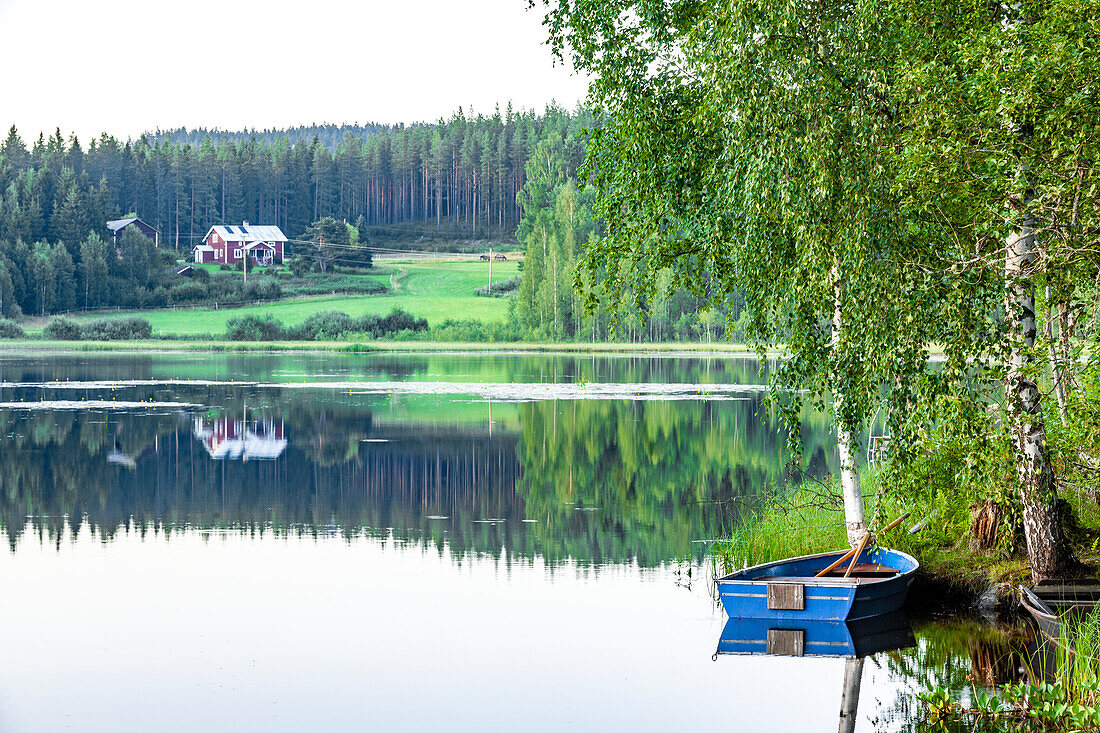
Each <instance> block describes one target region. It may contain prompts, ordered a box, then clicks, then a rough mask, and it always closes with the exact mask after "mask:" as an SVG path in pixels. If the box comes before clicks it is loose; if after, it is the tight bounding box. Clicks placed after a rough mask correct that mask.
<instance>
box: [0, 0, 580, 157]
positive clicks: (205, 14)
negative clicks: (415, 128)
mask: <svg viewBox="0 0 1100 733" xmlns="http://www.w3.org/2000/svg"><path fill="white" fill-rule="evenodd" d="M541 21H542V14H541V11H540V10H539V9H538V8H536V9H535V10H532V11H528V10H527V2H526V0H417V1H415V2H412V1H410V0H405V1H404V2H394V0H359V1H358V2H347V1H342V0H308V1H307V2H289V0H265V2H245V1H243V0H190V1H189V2H187V3H161V2H158V1H157V0H101V1H99V2H92V1H91V0H0V125H2V127H3V129H2V130H0V135H2V134H3V133H4V132H6V130H7V128H8V127H9V126H10V125H12V124H15V125H16V126H18V128H19V131H20V134H21V135H22V137H23V139H24V140H28V141H29V140H33V139H34V138H36V137H37V136H38V134H39V132H46V133H47V134H48V133H50V132H52V131H53V129H54V128H55V127H60V128H61V130H62V132H63V133H64V134H65V135H66V137H67V136H68V135H69V134H70V133H74V132H75V133H76V134H77V135H78V136H79V137H80V139H81V140H82V141H84V142H85V143H86V142H87V140H88V138H89V137H91V136H97V135H98V134H99V133H100V132H103V131H107V132H109V133H111V134H114V135H116V136H118V137H123V138H125V137H134V136H137V135H140V134H141V133H142V132H143V131H147V130H155V129H157V128H160V129H170V128H175V127H179V126H186V127H200V126H204V127H209V128H215V127H216V128H221V129H240V128H242V127H256V128H261V129H262V128H265V127H276V128H280V127H288V126H294V125H299V124H310V123H314V122H318V123H321V122H334V123H340V122H415V121H423V120H427V121H432V120H435V119H438V118H439V117H441V116H449V115H450V114H451V113H452V112H453V111H455V110H456V109H457V108H458V107H459V106H462V107H463V108H464V109H465V110H467V112H468V111H469V110H470V109H471V107H472V108H473V110H474V111H475V112H485V113H491V112H492V111H493V108H494V106H495V105H496V104H498V103H499V104H500V106H501V109H502V110H503V108H504V106H505V105H506V104H507V103H508V101H509V100H511V101H512V103H513V105H514V106H516V107H527V108H535V109H540V110H541V109H542V107H544V106H545V105H546V103H548V102H550V101H551V100H556V101H557V102H558V103H560V104H562V105H564V106H566V107H572V106H574V105H575V104H576V103H577V102H578V101H580V100H581V99H582V98H583V97H584V93H585V86H586V85H585V81H584V79H582V78H581V77H579V76H577V75H575V74H573V73H572V72H571V71H570V70H568V69H566V68H562V67H561V66H560V65H559V66H557V67H555V66H554V64H553V59H552V57H551V54H550V49H549V48H548V47H547V46H546V45H544V43H543V41H544V39H545V31H544V29H543V27H542V25H541Z"/></svg>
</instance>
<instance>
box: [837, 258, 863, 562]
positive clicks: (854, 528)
mask: <svg viewBox="0 0 1100 733" xmlns="http://www.w3.org/2000/svg"><path fill="white" fill-rule="evenodd" d="M831 275H832V281H833V339H832V341H833V344H832V345H833V354H837V353H839V348H840V337H841V334H842V333H843V329H844V321H843V317H842V312H841V299H842V296H843V288H844V283H843V280H842V278H841V276H840V266H839V265H837V264H834V265H833V269H832V273H831ZM833 407H834V410H833V412H834V414H835V420H836V446H837V452H838V453H839V454H840V486H841V493H842V494H843V497H844V521H845V523H846V525H847V530H848V544H850V545H851V546H852V547H855V546H856V545H858V544H859V542H860V540H861V539H863V535H864V533H866V532H867V522H866V521H865V520H864V518H863V490H862V487H861V486H860V481H859V471H858V469H857V467H856V453H855V448H854V446H853V445H852V434H851V433H850V432H849V431H848V428H846V427H845V426H844V422H843V421H842V420H841V418H840V415H841V413H842V412H843V408H844V394H843V391H842V390H840V389H837V392H836V395H835V396H834V398H833Z"/></svg>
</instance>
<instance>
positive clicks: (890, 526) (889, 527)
mask: <svg viewBox="0 0 1100 733" xmlns="http://www.w3.org/2000/svg"><path fill="white" fill-rule="evenodd" d="M908 518H909V512H906V513H905V514H902V515H901V516H900V517H898V518H897V519H895V520H894V521H892V522H890V523H889V524H887V525H886V526H885V527H883V528H882V531H881V532H879V534H886V533H887V532H889V531H890V530H892V529H893V528H894V527H896V526H898V525H899V524H901V523H902V522H904V521H905V520H906V519H908Z"/></svg>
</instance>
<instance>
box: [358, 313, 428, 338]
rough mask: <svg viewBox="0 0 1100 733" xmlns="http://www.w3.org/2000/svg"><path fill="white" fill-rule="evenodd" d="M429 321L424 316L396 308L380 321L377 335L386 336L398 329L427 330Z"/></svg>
mask: <svg viewBox="0 0 1100 733" xmlns="http://www.w3.org/2000/svg"><path fill="white" fill-rule="evenodd" d="M427 330H428V321H427V320H425V319H423V318H416V317H414V316H413V315H412V314H411V313H408V312H406V311H403V310H401V309H400V308H394V309H393V310H392V311H390V314H389V315H388V316H386V317H385V318H383V319H381V321H380V322H379V331H378V333H377V334H372V335H375V337H376V338H377V337H378V336H385V335H387V334H393V333H397V332H398V331H427Z"/></svg>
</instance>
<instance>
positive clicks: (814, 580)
mask: <svg viewBox="0 0 1100 733" xmlns="http://www.w3.org/2000/svg"><path fill="white" fill-rule="evenodd" d="M873 549H879V550H882V551H883V552H892V553H895V554H897V555H901V556H902V557H904V558H906V559H908V560H910V561H911V562H912V563H913V567H912V568H910V569H908V570H899V571H898V573H897V575H891V576H889V577H886V578H830V577H820V578H819V577H816V576H813V575H807V576H805V577H799V576H791V575H785V576H779V577H776V578H774V579H771V578H768V577H766V576H765V577H761V578H745V577H736V576H743V575H744V574H745V573H747V572H749V571H756V570H765V569H767V568H771V567H775V566H777V565H785V564H787V563H794V562H799V561H802V560H817V559H819V558H827V557H841V556H842V555H844V554H845V552H846V551H845V550H833V551H830V552H818V553H816V554H813V555H800V556H798V557H789V558H785V559H783V560H773V561H772V562H766V563H761V564H759V565H750V566H749V567H747V568H743V569H741V570H737V571H735V572H732V573H729V574H728V575H723V576H722V577H721V578H716V579H715V581H714V582H715V583H730V584H737V585H758V584H761V583H763V584H767V583H777V584H789V585H809V586H819V585H820V586H841V587H854V586H860V585H876V584H878V583H887V582H891V581H896V580H898V579H899V578H904V577H906V576H908V575H912V574H913V573H915V572H916V571H917V568H918V567H920V563H919V562H917V559H916V558H915V557H913V556H912V555H910V554H909V553H907V552H902V551H901V550H891V549H889V548H881V547H880V548H873ZM864 552H867V550H865V551H864Z"/></svg>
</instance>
